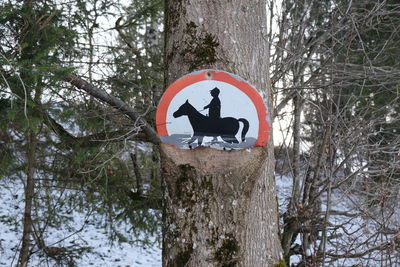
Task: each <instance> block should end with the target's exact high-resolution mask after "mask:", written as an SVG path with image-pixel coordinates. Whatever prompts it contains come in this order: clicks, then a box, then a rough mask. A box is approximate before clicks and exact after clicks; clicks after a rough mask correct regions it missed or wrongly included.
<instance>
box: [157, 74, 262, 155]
mask: <svg viewBox="0 0 400 267" xmlns="http://www.w3.org/2000/svg"><path fill="white" fill-rule="evenodd" d="M156 124H157V132H158V135H159V136H160V138H161V141H162V142H163V143H166V144H170V145H174V146H176V147H179V148H186V149H187V148H195V147H197V146H209V147H213V148H216V149H224V150H225V149H227V148H229V149H243V148H249V147H253V146H265V145H266V144H267V141H268V138H269V131H270V116H269V114H268V113H267V111H266V107H265V103H264V101H263V98H262V97H261V96H260V94H259V93H258V92H257V91H256V89H254V87H252V86H251V85H250V84H249V83H247V82H246V81H245V80H243V79H242V78H240V77H239V76H237V75H234V74H231V73H228V72H224V71H220V70H201V71H197V72H193V73H190V74H188V75H186V76H184V77H182V78H181V79H179V80H177V81H175V82H174V83H172V84H171V85H170V86H169V87H168V88H167V90H166V91H165V93H164V95H163V96H162V99H161V101H160V104H159V105H158V108H157V113H156Z"/></svg>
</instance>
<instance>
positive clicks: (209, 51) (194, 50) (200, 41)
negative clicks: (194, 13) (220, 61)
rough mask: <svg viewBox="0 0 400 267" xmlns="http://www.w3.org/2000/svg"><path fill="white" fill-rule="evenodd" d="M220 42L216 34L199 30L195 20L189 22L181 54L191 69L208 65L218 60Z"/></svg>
mask: <svg viewBox="0 0 400 267" xmlns="http://www.w3.org/2000/svg"><path fill="white" fill-rule="evenodd" d="M218 46H219V42H218V39H217V37H216V36H214V35H212V34H210V33H206V32H204V31H201V30H199V28H198V26H197V25H196V24H195V23H194V22H193V21H191V22H188V23H187V24H186V29H185V40H184V42H183V50H182V52H181V56H182V57H183V60H184V62H185V63H186V64H187V65H188V66H189V71H193V70H195V69H199V68H202V67H208V66H210V65H212V64H213V63H215V62H216V61H217V52H216V48H217V47H218Z"/></svg>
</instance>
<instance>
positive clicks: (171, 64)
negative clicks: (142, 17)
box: [161, 0, 282, 267]
mask: <svg viewBox="0 0 400 267" xmlns="http://www.w3.org/2000/svg"><path fill="white" fill-rule="evenodd" d="M165 16H166V44H165V62H166V73H165V74H166V75H165V77H166V79H165V84H166V86H168V85H169V84H171V83H172V82H173V81H174V80H176V79H178V78H179V77H181V76H183V75H184V74H187V73H189V72H191V71H194V70H199V69H204V68H217V69H222V70H225V71H228V72H232V73H235V74H238V75H240V76H242V77H243V78H245V79H247V80H248V81H249V82H250V83H251V84H253V85H254V86H255V87H256V88H257V89H259V90H264V92H265V93H266V95H268V96H269V95H270V88H269V87H268V82H269V79H268V71H269V70H268V67H269V66H268V57H269V54H268V46H267V42H266V39H265V38H264V37H265V36H266V35H267V28H266V25H267V22H266V19H267V17H266V2H265V1H254V2H252V3H251V4H250V3H249V2H248V1H244V0H243V1H239V0H235V1H228V0H222V1H200V0H185V1H172V0H170V1H168V0H167V1H166V12H165ZM268 99H271V98H270V97H269V98H268ZM268 102H269V103H268V105H269V110H270V111H271V102H270V101H268ZM161 161H162V173H163V176H164V178H165V182H166V187H165V188H166V190H165V191H166V211H165V221H164V238H163V248H164V249H163V266H249V267H250V266H273V265H274V264H277V263H279V262H280V259H281V257H282V253H281V246H280V242H279V235H278V213H277V202H276V193H275V181H274V156H273V145H272V140H271V138H270V140H269V142H268V145H267V146H266V147H256V148H252V149H251V150H240V151H219V150H214V149H211V148H204V147H200V148H196V149H193V150H180V149H177V148H174V147H171V146H169V145H164V144H161Z"/></svg>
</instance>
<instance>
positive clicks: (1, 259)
mask: <svg viewBox="0 0 400 267" xmlns="http://www.w3.org/2000/svg"><path fill="white" fill-rule="evenodd" d="M23 198H24V195H23V187H22V183H21V181H20V180H13V181H7V182H5V181H4V180H0V266H1V267H3V266H15V265H16V262H17V258H18V252H19V248H20V246H21V242H20V240H21V236H22V215H23V210H24V202H23ZM65 216H67V217H68V223H67V225H62V226H61V227H51V228H49V230H48V231H47V234H46V236H45V240H46V242H47V243H46V245H47V246H61V247H70V248H72V247H73V246H75V245H77V246H76V248H77V247H80V246H82V247H90V251H88V252H85V253H84V255H83V256H82V257H81V258H80V259H77V260H76V261H75V264H76V266H102V267H106V266H113V267H117V266H121V267H122V266H123V267H127V266H131V267H136V266H138V267H139V266H145V267H158V266H161V249H160V248H159V247H158V246H157V245H153V246H150V247H149V248H142V247H141V246H140V245H135V244H129V243H127V242H123V243H118V242H114V243H113V244H112V243H111V242H110V240H109V239H108V236H107V231H106V230H105V229H104V227H102V226H101V225H100V224H98V223H95V221H96V220H97V219H99V217H98V216H97V217H96V215H92V216H90V217H87V216H86V214H85V213H83V212H76V211H73V212H72V213H71V212H70V213H69V214H65ZM116 227H117V229H118V231H119V232H121V233H127V232H128V229H129V227H130V226H129V225H126V224H124V223H121V224H118V225H117V226H116ZM30 266H38V267H39V266H54V261H53V262H52V261H49V262H46V261H45V260H43V257H42V258H41V257H40V252H37V253H35V254H33V256H32V259H31V263H30Z"/></svg>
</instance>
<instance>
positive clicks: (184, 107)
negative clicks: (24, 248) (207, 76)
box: [172, 100, 192, 118]
mask: <svg viewBox="0 0 400 267" xmlns="http://www.w3.org/2000/svg"><path fill="white" fill-rule="evenodd" d="M191 106H192V105H190V104H189V100H186V102H185V103H183V105H182V106H180V107H179V108H178V110H177V111H175V112H174V114H172V115H173V116H174V118H178V117H180V116H183V115H189V111H190V107H191Z"/></svg>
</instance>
